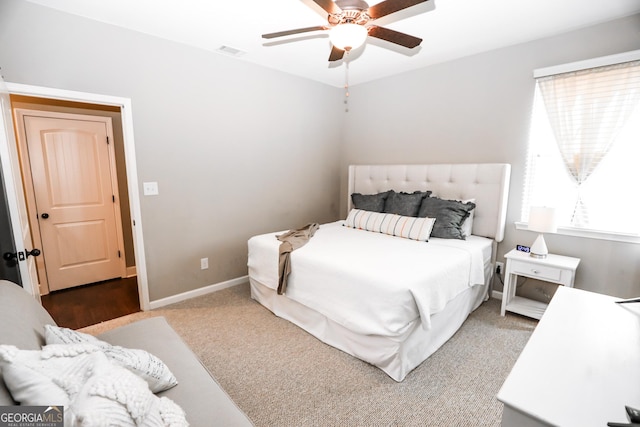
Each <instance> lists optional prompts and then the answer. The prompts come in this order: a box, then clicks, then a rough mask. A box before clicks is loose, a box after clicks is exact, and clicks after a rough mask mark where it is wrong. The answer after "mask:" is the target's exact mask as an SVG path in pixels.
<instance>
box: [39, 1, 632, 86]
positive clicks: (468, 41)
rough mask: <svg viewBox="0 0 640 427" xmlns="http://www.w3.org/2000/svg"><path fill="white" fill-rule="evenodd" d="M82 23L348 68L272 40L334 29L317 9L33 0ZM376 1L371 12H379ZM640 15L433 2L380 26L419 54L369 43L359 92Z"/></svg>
mask: <svg viewBox="0 0 640 427" xmlns="http://www.w3.org/2000/svg"><path fill="white" fill-rule="evenodd" d="M29 1H31V2H33V3H38V4H40V5H43V6H46V7H51V8H55V9H59V10H62V11H65V12H69V13H72V14H76V15H81V16H85V17H87V18H91V19H95V20H98V21H102V22H106V23H109V24H113V25H117V26H121V27H125V28H129V29H132V30H136V31H139V32H142V33H146V34H150V35H154V36H157V37H161V38H164V39H168V40H173V41H176V42H180V43H184V44H188V45H192V46H195V47H198V48H201V49H205V50H209V51H213V52H217V51H218V49H219V48H220V47H221V46H228V47H231V48H234V49H239V50H241V51H243V52H245V53H244V54H243V55H242V56H239V57H238V60H242V61H248V62H252V63H256V64H260V65H263V66H266V67H269V68H274V69H277V70H282V71H285V72H287V73H291V74H295V75H298V76H302V77H305V78H309V79H312V80H316V81H319V82H323V83H326V84H329V85H332V86H338V87H341V86H343V85H344V81H345V70H344V69H345V65H344V64H343V62H344V61H338V62H336V63H331V64H330V63H329V62H328V61H327V59H328V57H329V52H330V50H331V45H330V43H329V39H328V36H327V32H326V31H320V32H313V33H304V34H298V35H295V36H289V37H283V38H281V39H271V40H266V39H262V38H261V35H262V34H264V33H271V32H277V31H284V30H290V29H296V28H303V27H311V26H316V25H324V24H326V12H324V11H323V10H322V9H321V8H320V7H319V6H317V5H316V4H315V3H314V2H313V1H312V0H226V1H221V0H29ZM379 2H380V1H378V0H371V1H370V3H369V6H372V5H373V4H376V3H379ZM639 12H640V1H638V0H535V1H533V0H529V1H523V0H519V1H518V0H430V1H428V2H426V3H422V4H419V5H417V6H413V7H412V8H409V9H406V10H404V11H400V12H397V13H395V14H392V15H389V16H387V17H384V18H381V19H378V20H376V21H375V23H376V25H380V26H385V27H388V28H390V29H393V30H396V31H401V32H404V33H407V34H410V35H413V36H416V37H420V38H422V39H423V42H422V45H421V46H419V47H417V48H415V49H406V48H402V47H396V46H395V45H393V44H391V43H388V42H385V41H382V40H378V39H374V38H372V37H369V38H368V41H367V43H366V44H365V45H364V47H361V48H359V49H357V50H354V51H353V52H352V53H351V55H350V58H349V83H350V84H351V85H355V84H358V83H364V82H367V81H370V80H374V79H378V78H381V77H385V76H389V75H393V74H398V73H402V72H404V71H408V70H413V69H416V68H421V67H425V66H427V65H431V64H434V63H438V62H443V61H447V60H451V59H455V58H460V57H463V56H467V55H472V54H475V53H479V52H483V51H488V50H492V49H497V48H500V47H504V46H509V45H514V44H518V43H523V42H527V41H530V40H535V39H539V38H543V37H547V36H552V35H555V34H559V33H563V32H566V31H570V30H574V29H578V28H581V27H585V26H589V25H593V24H596V23H600V22H605V21H609V20H612V19H616V18H620V17H623V16H628V15H632V14H635V13H639Z"/></svg>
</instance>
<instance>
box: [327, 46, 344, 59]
mask: <svg viewBox="0 0 640 427" xmlns="http://www.w3.org/2000/svg"><path fill="white" fill-rule="evenodd" d="M343 56H344V50H342V49H338V48H337V47H335V46H331V53H330V54H329V61H339V60H341V59H342V57H343Z"/></svg>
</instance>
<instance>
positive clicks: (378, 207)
mask: <svg viewBox="0 0 640 427" xmlns="http://www.w3.org/2000/svg"><path fill="white" fill-rule="evenodd" d="M389 193H390V191H385V192H383V193H378V194H360V193H353V194H352V195H351V201H352V202H353V207H354V208H356V209H362V210H363V211H371V212H384V202H385V200H386V199H387V196H389Z"/></svg>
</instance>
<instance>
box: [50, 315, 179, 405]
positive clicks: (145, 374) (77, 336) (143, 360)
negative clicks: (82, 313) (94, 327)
mask: <svg viewBox="0 0 640 427" xmlns="http://www.w3.org/2000/svg"><path fill="white" fill-rule="evenodd" d="M44 339H45V341H46V343H47V344H79V343H88V344H93V345H95V346H97V347H98V348H100V349H101V350H102V351H103V352H104V354H105V355H106V356H107V358H109V359H110V360H111V361H113V362H115V363H117V364H118V365H120V366H122V367H124V368H127V369H128V370H130V371H131V372H133V373H134V374H136V375H138V376H139V377H141V378H142V379H144V380H145V381H146V382H147V383H148V384H149V388H151V391H152V392H154V393H158V392H160V391H163V390H167V389H169V388H171V387H173V386H175V385H176V384H178V380H176V377H175V376H174V375H173V373H172V372H171V370H169V368H168V367H167V365H165V364H164V362H163V361H162V360H160V359H159V358H157V357H156V356H154V355H153V354H151V353H149V352H147V351H145V350H138V349H129V348H125V347H120V346H117V345H111V344H109V343H108V342H105V341H101V340H99V339H98V338H96V337H94V336H92V335H89V334H85V333H82V332H78V331H74V330H73V329H68V328H61V327H59V326H54V325H45V329H44Z"/></svg>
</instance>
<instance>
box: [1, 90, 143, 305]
mask: <svg viewBox="0 0 640 427" xmlns="http://www.w3.org/2000/svg"><path fill="white" fill-rule="evenodd" d="M6 86H7V89H8V91H9V93H10V94H12V95H24V96H35V97H40V98H49V99H59V100H65V101H75V102H83V103H89V104H100V105H109V106H115V107H119V108H120V112H121V117H122V134H123V135H122V137H123V141H124V155H125V165H126V169H127V170H126V175H127V187H128V190H129V207H130V213H131V225H132V231H133V232H132V234H133V248H134V252H135V260H136V273H137V282H138V295H139V298H140V308H141V309H142V310H149V309H150V304H149V285H148V277H147V264H146V257H145V250H144V235H143V227H142V210H141V203H140V192H139V191H138V188H139V183H138V168H137V162H136V150H135V141H134V137H133V111H132V108H131V99H130V98H123V97H118V96H111V95H101V94H95V93H88V92H77V91H70V90H64V89H55V88H48V87H43V86H32V85H25V84H20V83H10V82H7V83H6ZM16 148H17V147H16ZM10 172H11V173H12V174H13V176H20V173H21V172H20V171H15V170H11V171H10ZM21 196H22V197H24V195H21ZM29 291H30V292H31V293H33V290H29ZM34 297H35V295H34Z"/></svg>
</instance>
